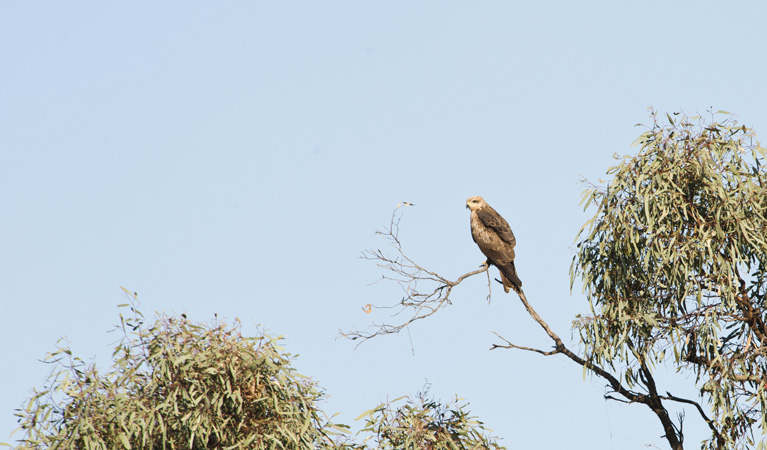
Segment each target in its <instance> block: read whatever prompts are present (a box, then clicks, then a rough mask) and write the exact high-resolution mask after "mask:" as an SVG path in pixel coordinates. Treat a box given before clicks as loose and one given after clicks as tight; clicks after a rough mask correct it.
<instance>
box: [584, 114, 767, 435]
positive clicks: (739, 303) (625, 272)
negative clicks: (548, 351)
mask: <svg viewBox="0 0 767 450" xmlns="http://www.w3.org/2000/svg"><path fill="white" fill-rule="evenodd" d="M722 116H724V117H723V119H722V120H719V121H717V119H718V118H721V117H722ZM652 119H653V124H652V125H651V127H650V129H649V130H648V131H646V132H645V133H643V134H642V135H641V136H640V137H639V138H638V139H637V141H636V144H637V145H638V146H639V152H638V153H637V154H636V155H634V156H627V157H624V158H622V159H621V160H620V162H619V164H617V165H616V166H614V167H612V168H610V169H609V171H608V174H609V175H612V179H611V180H610V181H609V182H608V183H607V184H606V185H605V186H604V187H597V186H593V187H591V188H589V189H588V190H586V192H585V197H584V199H585V202H586V206H587V207H590V206H595V207H596V209H597V211H596V214H595V216H594V217H593V218H592V219H591V220H590V221H589V223H587V224H586V225H585V226H584V228H583V229H582V230H581V233H580V238H581V240H580V241H579V243H578V246H577V253H576V255H575V257H574V260H573V265H572V276H573V281H574V280H575V277H576V276H580V277H582V279H583V282H584V289H585V293H586V295H587V297H588V299H589V302H590V305H591V310H592V313H593V314H591V315H590V316H588V317H582V318H580V320H578V321H577V322H576V323H577V327H578V330H579V331H580V336H581V339H582V342H583V343H584V344H585V352H586V354H585V358H586V360H587V361H589V362H590V363H593V364H595V365H598V366H603V367H604V366H606V367H610V368H611V369H616V368H620V369H621V370H622V372H623V379H624V380H625V382H626V383H627V384H628V386H629V387H633V386H634V385H637V384H639V385H642V386H644V387H646V388H648V389H650V390H652V389H653V386H652V377H651V376H650V374H651V372H652V370H653V367H654V366H655V365H656V364H658V363H660V362H662V361H666V360H668V358H671V361H672V362H673V364H674V365H675V366H676V367H677V369H678V370H679V371H688V372H691V373H693V374H694V375H695V380H696V383H697V386H698V387H699V389H700V393H701V396H702V397H703V398H704V399H705V401H706V402H708V403H709V404H710V409H711V414H712V416H711V417H708V416H707V414H706V413H705V412H704V409H702V408H698V409H699V411H700V414H701V415H702V417H703V418H704V420H706V421H707V422H708V423H709V426H710V428H711V430H712V437H711V439H710V440H709V441H708V442H707V445H708V446H709V447H710V448H733V447H740V446H743V445H744V444H749V445H750V444H754V435H753V428H752V426H753V425H757V426H758V427H759V428H760V429H761V430H762V432H763V433H764V432H767V407H765V406H766V405H767V394H766V393H765V380H767V328H765V322H766V321H767V310H766V309H765V295H766V293H767V172H765V169H764V166H763V158H764V156H765V149H764V148H762V147H761V146H760V145H759V143H758V142H757V141H756V138H755V134H754V132H753V131H752V130H750V129H748V128H747V127H746V126H744V125H739V124H737V122H736V121H735V120H734V118H733V117H732V116H731V115H729V114H728V113H723V112H720V113H719V114H718V115H714V116H713V117H712V118H711V119H710V120H706V119H704V118H701V117H687V116H685V115H683V114H675V115H673V116H672V115H666V117H662V118H660V117H658V116H657V114H656V113H655V112H653V113H652ZM666 121H667V123H664V122H666ZM659 398H665V399H666V400H672V401H683V399H675V398H674V396H673V395H671V394H669V395H665V396H664V395H662V394H661V395H659ZM705 409H709V408H705ZM678 431H679V430H678ZM760 445H762V446H763V445H764V441H762V443H761V444H760Z"/></svg>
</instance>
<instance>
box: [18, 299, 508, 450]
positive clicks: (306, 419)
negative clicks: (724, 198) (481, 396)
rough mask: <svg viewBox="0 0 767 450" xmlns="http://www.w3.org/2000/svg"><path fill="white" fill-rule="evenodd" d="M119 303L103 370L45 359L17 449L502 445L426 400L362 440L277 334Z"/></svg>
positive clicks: (73, 359)
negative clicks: (122, 310)
mask: <svg viewBox="0 0 767 450" xmlns="http://www.w3.org/2000/svg"><path fill="white" fill-rule="evenodd" d="M126 293H127V291H126ZM131 300H133V301H135V294H133V298H132V299H131ZM121 306H124V307H126V306H127V307H130V310H131V312H132V313H131V315H130V317H128V318H126V317H124V316H123V315H120V324H119V325H118V329H119V331H120V332H121V333H122V339H121V340H120V342H119V343H118V344H117V345H116V347H115V349H114V353H113V363H112V365H111V367H109V368H108V370H107V371H106V372H103V373H102V372H101V371H100V370H99V369H98V368H97V367H96V366H95V364H86V363H85V362H84V361H83V360H82V359H81V358H79V357H77V356H74V354H73V352H72V351H71V350H70V349H69V348H68V347H67V346H64V347H61V348H59V349H58V350H57V351H55V352H53V353H51V354H50V355H49V359H48V361H49V362H50V363H51V364H52V365H53V371H52V373H51V376H50V377H49V379H48V385H47V386H46V387H45V388H44V389H42V390H39V391H36V392H35V394H34V396H33V397H32V398H31V399H30V400H29V402H28V404H27V406H26V408H25V409H23V410H20V411H18V413H17V416H19V419H20V420H19V422H20V424H21V429H22V430H23V431H24V433H25V435H24V437H23V438H22V439H21V441H20V443H21V445H20V446H18V447H17V448H18V449H19V450H22V449H30V450H31V449H35V450H43V449H51V450H54V449H62V450H63V449H67V450H86V449H87V450H102V449H103V450H107V449H108V450H114V449H141V450H159V449H171V450H172V449H177V450H181V449H184V450H223V449H288V450H289V449H294V450H299V449H301V450H303V449H312V450H316V449H337V450H352V449H357V450H363V449H369V448H370V449H373V448H375V449H382V450H383V449H392V448H406V449H412V450H420V449H424V450H427V449H428V450H436V449H474V448H478V447H477V445H480V446H481V447H482V448H495V449H502V448H503V447H501V446H500V445H498V444H497V443H496V442H495V440H494V439H493V438H490V437H488V436H487V434H486V431H485V429H484V426H483V425H482V423H481V422H478V421H476V420H475V419H474V418H473V417H472V416H470V415H469V413H468V412H467V411H466V407H467V405H465V404H457V403H448V404H447V405H442V403H440V402H438V401H435V400H428V401H427V400H424V398H425V397H423V396H422V397H419V399H421V401H420V402H413V401H409V402H408V403H406V404H405V405H402V406H400V407H398V408H396V409H393V408H392V406H391V404H389V403H386V404H384V405H380V406H379V407H377V408H375V409H373V410H371V411H369V412H368V413H366V414H363V416H361V418H362V417H365V418H366V422H365V425H364V427H363V430H362V431H361V432H360V433H361V435H365V436H368V437H367V439H365V441H364V442H363V443H357V442H356V441H355V439H356V437H357V436H356V435H352V434H351V433H350V428H349V427H348V426H346V425H339V424H334V423H332V422H331V420H329V419H328V417H327V415H326V414H325V413H324V412H323V411H322V410H321V409H320V407H319V404H320V403H321V402H322V401H323V399H324V397H325V394H324V392H323V391H322V390H321V389H320V388H319V386H318V385H317V383H316V382H314V381H313V380H311V379H310V378H308V377H306V376H303V375H301V374H299V373H297V372H296V371H295V369H293V367H292V366H291V363H292V361H293V356H292V355H290V354H289V353H286V352H285V351H284V350H283V349H282V348H281V347H280V345H279V341H280V338H273V337H270V336H268V335H267V334H265V333H261V334H260V335H258V336H255V337H247V336H244V335H243V334H242V329H241V325H240V323H239V321H235V322H234V323H232V324H227V323H221V322H219V321H218V319H217V318H216V320H214V321H213V322H210V323H194V322H192V321H190V320H188V319H187V317H186V315H185V314H182V315H180V316H168V315H165V314H159V315H158V316H157V318H156V319H155V320H154V321H153V322H151V323H147V322H146V321H145V320H144V316H143V315H142V314H141V312H139V311H138V310H137V309H136V307H135V302H133V304H130V305H128V304H126V305H121ZM394 403H397V402H396V401H395V402H394ZM408 427H409V428H408ZM371 445H373V446H371Z"/></svg>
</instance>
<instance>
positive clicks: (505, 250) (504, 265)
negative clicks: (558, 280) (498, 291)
mask: <svg viewBox="0 0 767 450" xmlns="http://www.w3.org/2000/svg"><path fill="white" fill-rule="evenodd" d="M466 207H467V208H468V209H470V210H471V237H472V238H473V239H474V242H476V243H477V246H479V249H480V250H481V251H482V253H484V255H485V256H487V262H486V264H492V265H494V266H496V267H497V268H498V270H500V272H501V281H502V282H503V290H504V291H506V292H509V289H514V291H516V292H519V291H520V290H521V289H522V281H520V280H519V277H518V276H517V269H516V267H514V246H515V245H517V240H516V238H514V233H512V232H511V227H509V223H508V222H506V220H505V219H504V218H503V217H501V215H500V214H498V212H496V210H494V209H493V208H492V207H490V205H488V204H487V202H486V201H485V199H483V198H482V197H480V196H474V197H470V198H469V199H468V200H466Z"/></svg>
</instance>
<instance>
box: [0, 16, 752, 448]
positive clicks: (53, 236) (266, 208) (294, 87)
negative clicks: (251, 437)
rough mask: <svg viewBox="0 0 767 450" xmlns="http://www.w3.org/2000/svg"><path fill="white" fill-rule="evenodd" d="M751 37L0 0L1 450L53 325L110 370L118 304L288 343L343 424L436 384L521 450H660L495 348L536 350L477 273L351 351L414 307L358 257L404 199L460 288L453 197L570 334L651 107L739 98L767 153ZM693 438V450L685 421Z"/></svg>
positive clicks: (514, 21)
mask: <svg viewBox="0 0 767 450" xmlns="http://www.w3.org/2000/svg"><path fill="white" fill-rule="evenodd" d="M766 20H767V4H765V3H764V2H760V1H751V2H738V1H734V2H721V1H720V2H713V1H702V2H701V1H695V2H692V1H681V2H666V1H663V2H660V1H645V2H615V1H598V2H588V1H586V2H564V1H561V2H550V1H541V2H524V3H523V2H513V1H480V2H455V1H414V2H400V1H387V2H361V1H345V2H342V1H328V2H237V1H231V2H200V1H184V2H179V1H166V2H159V3H158V2H129V3H126V2H123V3H116V2H100V3H95V2H92V3H87V4H86V3H83V2H77V3H73V2H10V1H6V2H2V3H0V61H2V63H1V64H0V192H2V194H0V207H1V208H2V213H0V214H1V215H0V217H2V220H0V232H2V239H0V321H1V322H2V323H1V324H0V355H1V356H2V366H3V369H2V370H0V442H2V441H5V442H10V439H11V438H10V437H9V435H10V434H11V432H12V430H13V429H14V428H16V426H17V424H16V419H15V417H14V416H13V410H14V409H15V408H18V407H21V406H22V405H23V404H24V403H25V399H27V398H28V397H29V395H30V392H31V390H32V388H33V387H35V386H38V387H39V386H41V385H42V383H43V381H44V380H45V378H46V375H47V374H48V372H49V370H50V367H48V366H46V365H45V364H42V363H40V362H39V360H40V359H42V358H44V357H45V355H46V353H47V352H49V351H52V350H54V348H55V343H56V341H57V340H58V339H59V338H60V337H67V338H68V339H69V342H70V345H71V347H72V349H73V351H74V352H75V353H76V354H77V355H79V356H81V357H83V358H84V359H88V360H89V359H93V360H94V361H95V362H97V363H98V364H101V365H105V364H108V363H109V357H110V354H111V349H112V346H111V343H113V342H114V340H115V339H116V336H115V335H114V334H110V333H107V331H109V330H110V329H111V328H112V324H114V323H115V322H116V321H117V317H118V312H119V310H118V309H117V308H116V305H117V304H119V303H124V301H125V299H124V298H123V295H122V292H121V291H120V289H119V287H120V286H125V287H126V288H128V289H130V290H131V291H137V292H138V293H139V299H140V300H141V305H140V306H141V309H142V310H143V311H144V312H145V313H147V314H149V315H151V313H152V312H154V311H165V312H169V313H174V312H175V313H181V312H185V313H186V314H187V315H188V316H189V317H190V319H192V320H197V321H207V320H209V319H211V318H212V317H213V314H214V313H217V314H218V316H219V317H225V318H228V319H229V320H232V319H234V318H235V317H238V318H240V319H241V320H242V322H243V324H244V328H245V331H246V332H249V333H255V332H256V329H257V327H256V324H261V325H262V326H264V327H265V328H266V329H268V330H269V331H270V332H271V333H272V334H275V335H285V336H286V340H285V346H286V349H287V350H288V351H289V352H291V353H294V354H299V355H300V356H299V357H298V359H297V360H296V363H295V366H296V367H297V369H298V370H299V371H300V372H301V373H303V374H305V375H309V376H311V377H313V378H314V379H316V380H317V381H318V382H319V383H320V384H321V386H323V387H324V388H325V389H326V390H327V393H328V394H329V400H328V401H327V403H325V404H323V405H322V406H323V408H324V409H325V411H327V412H328V413H334V412H338V413H340V415H339V416H338V420H339V421H341V422H344V423H351V424H352V425H353V426H354V427H355V428H356V427H359V425H360V424H359V423H356V424H355V423H352V422H353V419H354V418H355V417H356V416H357V415H359V414H360V413H361V412H363V411H365V410H367V409H369V408H372V407H374V406H376V405H377V404H378V403H379V402H381V401H384V400H386V399H387V398H392V399H393V398H396V397H399V396H401V395H404V394H414V393H415V392H416V391H418V390H419V389H421V388H422V387H423V386H424V383H426V382H427V381H428V383H430V384H431V392H432V393H433V394H434V395H435V396H437V397H439V398H442V399H444V400H449V399H450V398H451V397H452V396H454V395H455V394H457V395H459V396H461V397H464V398H466V400H467V401H469V402H470V404H471V406H470V409H471V410H472V412H473V413H474V414H476V415H477V416H479V417H480V419H482V420H483V421H484V422H485V423H486V425H487V426H488V427H490V428H492V429H493V430H494V432H495V434H496V435H498V436H499V437H501V438H503V441H502V442H503V443H504V444H505V445H507V446H509V447H510V448H526V449H551V448H567V449H595V448H607V449H645V448H647V445H657V446H658V447H660V448H666V446H667V444H666V443H665V440H664V439H662V438H661V437H660V436H661V435H662V434H663V431H662V428H661V427H660V424H659V423H658V421H657V419H656V418H655V416H654V415H653V414H652V413H651V412H650V411H649V410H648V409H647V408H646V407H644V406H639V405H624V404H620V403H616V402H607V401H605V400H604V399H603V398H602V394H603V393H604V392H605V388H604V383H603V382H602V381H600V380H598V379H592V378H590V377H587V378H586V379H585V380H584V379H583V376H582V371H581V369H580V368H579V367H577V366H575V365H573V364H572V363H570V362H568V361H567V360H565V359H564V358H556V357H551V358H544V357H541V356H540V355H534V354H526V353H522V352H514V351H503V350H495V351H489V350H488V349H489V347H490V346H491V344H493V343H497V342H499V341H498V339H497V338H495V337H494V335H493V334H492V333H491V330H494V331H496V332H498V333H500V334H502V335H503V336H505V337H506V338H508V339H510V340H512V341H514V342H516V343H518V344H523V345H533V346H540V347H548V346H549V345H550V342H549V341H548V340H547V338H546V337H545V335H544V334H543V332H542V331H541V330H540V328H539V327H538V326H537V325H536V324H535V323H534V322H533V321H532V320H531V319H530V318H529V317H528V316H526V314H525V312H524V309H523V308H522V306H521V304H520V303H519V301H518V299H517V298H516V296H514V295H513V294H509V295H505V294H503V292H502V290H501V289H500V287H496V288H495V289H494V296H493V301H492V303H490V304H489V305H488V303H487V302H486V300H485V296H486V294H487V288H486V278H485V277H484V275H483V276H479V277H474V278H473V279H470V280H468V281H466V282H465V283H464V284H462V285H461V286H460V287H459V288H458V289H457V290H456V291H455V293H454V298H453V299H454V304H453V305H452V306H450V307H449V308H448V309H446V310H445V311H442V312H440V313H439V314H437V315H436V316H434V317H432V318H431V319H430V320H428V321H426V322H423V323H418V324H416V325H413V326H411V327H410V329H409V335H408V333H402V334H400V335H396V336H389V337H384V338H380V339H376V340H374V341H371V342H368V343H366V344H363V345H362V346H360V347H359V348H357V349H356V350H355V348H354V343H352V342H349V341H347V340H344V339H339V338H338V337H337V336H338V330H339V329H344V330H348V329H350V328H352V327H360V328H362V327H365V326H367V324H369V322H370V320H372V319H375V320H386V319H387V316H386V313H381V312H378V313H375V314H371V315H366V314H365V313H364V312H363V311H362V307H363V306H364V305H365V304H367V303H375V304H389V303H394V302H396V301H397V300H398V299H399V298H400V292H399V291H398V289H397V288H396V287H394V286H386V285H382V284H380V283H379V284H376V285H373V286H370V285H369V284H370V283H371V282H373V281H375V280H376V279H378V278H379V277H380V276H381V272H380V270H379V269H378V268H377V267H375V265H374V264H371V263H369V262H367V261H364V260H362V259H360V258H359V256H360V252H361V251H362V250H364V249H370V248H383V246H384V245H385V243H384V242H383V241H381V240H380V238H378V237H377V236H375V235H374V231H375V230H376V229H379V228H381V227H383V226H385V225H386V224H388V221H389V218H390V217H391V213H392V210H393V209H394V207H395V206H396V205H397V203H398V202H400V201H410V202H413V203H415V204H416V205H417V206H416V207H413V208H408V209H407V210H405V211H404V217H403V219H402V232H401V238H402V241H403V245H404V247H405V250H406V251H407V252H409V254H410V255H411V256H412V257H413V258H415V259H416V261H418V262H419V263H420V264H422V265H424V266H427V267H429V268H431V269H433V270H436V271H438V272H440V273H442V274H444V275H446V276H448V277H450V278H457V277H458V276H459V275H461V274H463V273H466V272H469V271H471V270H474V269H475V268H476V267H477V266H478V265H479V264H480V263H481V262H482V261H483V260H484V258H483V256H482V255H481V253H480V252H479V250H478V249H477V248H476V246H475V244H474V243H473V242H472V240H471V236H470V234H469V213H468V211H467V210H466V209H465V207H464V206H465V200H466V198H468V197H469V196H472V195H482V196H484V197H485V199H486V200H487V201H488V202H489V203H490V204H491V205H492V206H493V207H494V208H495V209H496V210H498V211H499V212H500V213H501V214H502V215H504V217H506V219H507V220H508V221H509V223H510V224H511V226H512V228H513V230H514V233H515V234H516V236H517V241H518V245H517V268H518V271H519V275H520V278H521V279H522V280H523V281H524V285H525V292H526V294H527V296H528V298H529V299H530V301H531V302H532V303H533V305H534V306H535V307H536V308H537V309H538V312H539V313H540V314H541V315H542V316H543V317H544V319H546V320H547V321H548V322H549V323H550V325H551V326H552V327H553V328H554V329H555V330H556V331H557V332H558V333H559V334H560V335H561V336H562V337H563V338H568V339H569V338H571V337H572V333H571V330H570V324H571V321H572V319H573V317H574V315H575V314H577V313H578V312H585V311H586V310H587V307H586V304H585V300H584V297H583V296H582V295H580V289H579V286H580V284H577V285H576V289H575V290H574V293H573V295H571V294H570V291H569V276H568V269H569V265H570V261H571V259H572V248H571V246H572V244H573V239H574V238H575V236H576V233H577V231H578V229H579V228H580V226H581V225H582V224H583V223H584V222H585V221H586V220H587V219H588V217H589V214H588V213H584V212H583V211H582V209H581V207H579V206H578V203H579V200H580V192H581V190H582V186H581V185H580V184H579V180H580V179H581V178H583V177H586V178H588V179H590V180H593V181H596V180H598V179H599V178H600V177H601V178H604V173H605V171H606V170H607V168H608V167H609V166H610V165H612V164H614V162H615V161H614V160H613V157H612V155H613V154H614V153H616V152H617V153H619V154H627V153H632V152H634V151H635V149H633V148H631V147H630V144H631V143H632V142H633V141H634V139H635V138H636V137H637V136H638V135H639V134H640V133H641V132H642V131H643V129H642V128H637V127H635V124H637V123H649V117H648V107H654V108H656V109H657V110H658V111H660V112H662V113H665V112H674V111H680V110H684V111H686V112H687V113H690V114H695V113H698V112H700V113H705V112H706V111H707V110H711V109H712V108H713V110H714V111H716V110H719V109H723V110H728V111H731V112H733V113H736V114H737V115H738V119H739V121H740V122H741V123H743V124H745V125H747V126H752V127H754V128H755V129H756V130H757V133H762V134H761V136H762V139H765V140H767V134H766V133H767V110H765V100H766V97H767V96H766V95H765V94H766V90H765V79H766V78H767V70H765V69H767V64H766V63H767V38H765V34H764V29H765V21H766ZM493 270H495V269H493ZM411 340H412V348H411ZM571 345H572V347H574V348H577V340H573V341H571ZM661 378H662V379H663V383H665V384H664V386H670V388H669V389H670V390H673V392H674V393H675V394H677V395H689V396H694V395H695V392H694V391H693V390H691V389H689V388H685V386H688V385H689V383H690V382H691V381H692V380H691V379H684V378H681V379H679V378H675V377H674V376H672V375H668V376H664V375H661ZM669 383H670V384H669ZM685 431H687V433H688V435H687V444H688V446H689V447H690V448H697V447H698V444H697V442H698V441H699V440H701V439H703V438H705V437H706V430H705V426H704V425H703V424H702V422H701V421H700V420H699V419H698V418H697V416H696V414H695V413H694V411H688V414H687V420H686V422H685ZM15 437H20V434H18V433H17V434H16V435H15Z"/></svg>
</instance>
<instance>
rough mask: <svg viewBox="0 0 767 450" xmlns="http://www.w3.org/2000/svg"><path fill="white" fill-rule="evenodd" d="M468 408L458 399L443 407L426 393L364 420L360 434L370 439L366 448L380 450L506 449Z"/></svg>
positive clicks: (381, 409) (380, 409) (384, 407)
mask: <svg viewBox="0 0 767 450" xmlns="http://www.w3.org/2000/svg"><path fill="white" fill-rule="evenodd" d="M466 408H467V405H465V404H463V405H462V404H459V400H458V399H456V400H455V401H453V402H449V403H447V404H442V403H440V402H438V401H435V400H433V399H430V398H428V395H427V393H426V392H424V393H421V394H419V395H418V396H417V397H416V398H415V399H412V398H408V397H400V398H398V399H396V400H394V401H392V402H390V403H384V404H381V405H379V406H378V407H376V408H375V409H372V410H370V411H367V412H366V413H364V414H363V415H362V416H360V417H359V418H363V417H366V423H365V427H364V428H363V429H362V431H361V432H360V434H362V435H365V434H367V435H368V438H367V441H366V443H367V444H368V447H365V448H372V449H376V450H469V449H471V450H474V449H488V450H490V449H494V450H502V449H505V448H506V447H503V446H501V445H499V444H498V443H497V442H496V440H495V438H493V437H491V436H489V435H488V432H487V430H486V429H485V427H484V425H483V424H482V422H480V421H478V420H477V419H476V418H475V417H473V416H471V415H470V413H469V412H467V411H466ZM371 445H372V446H371Z"/></svg>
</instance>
